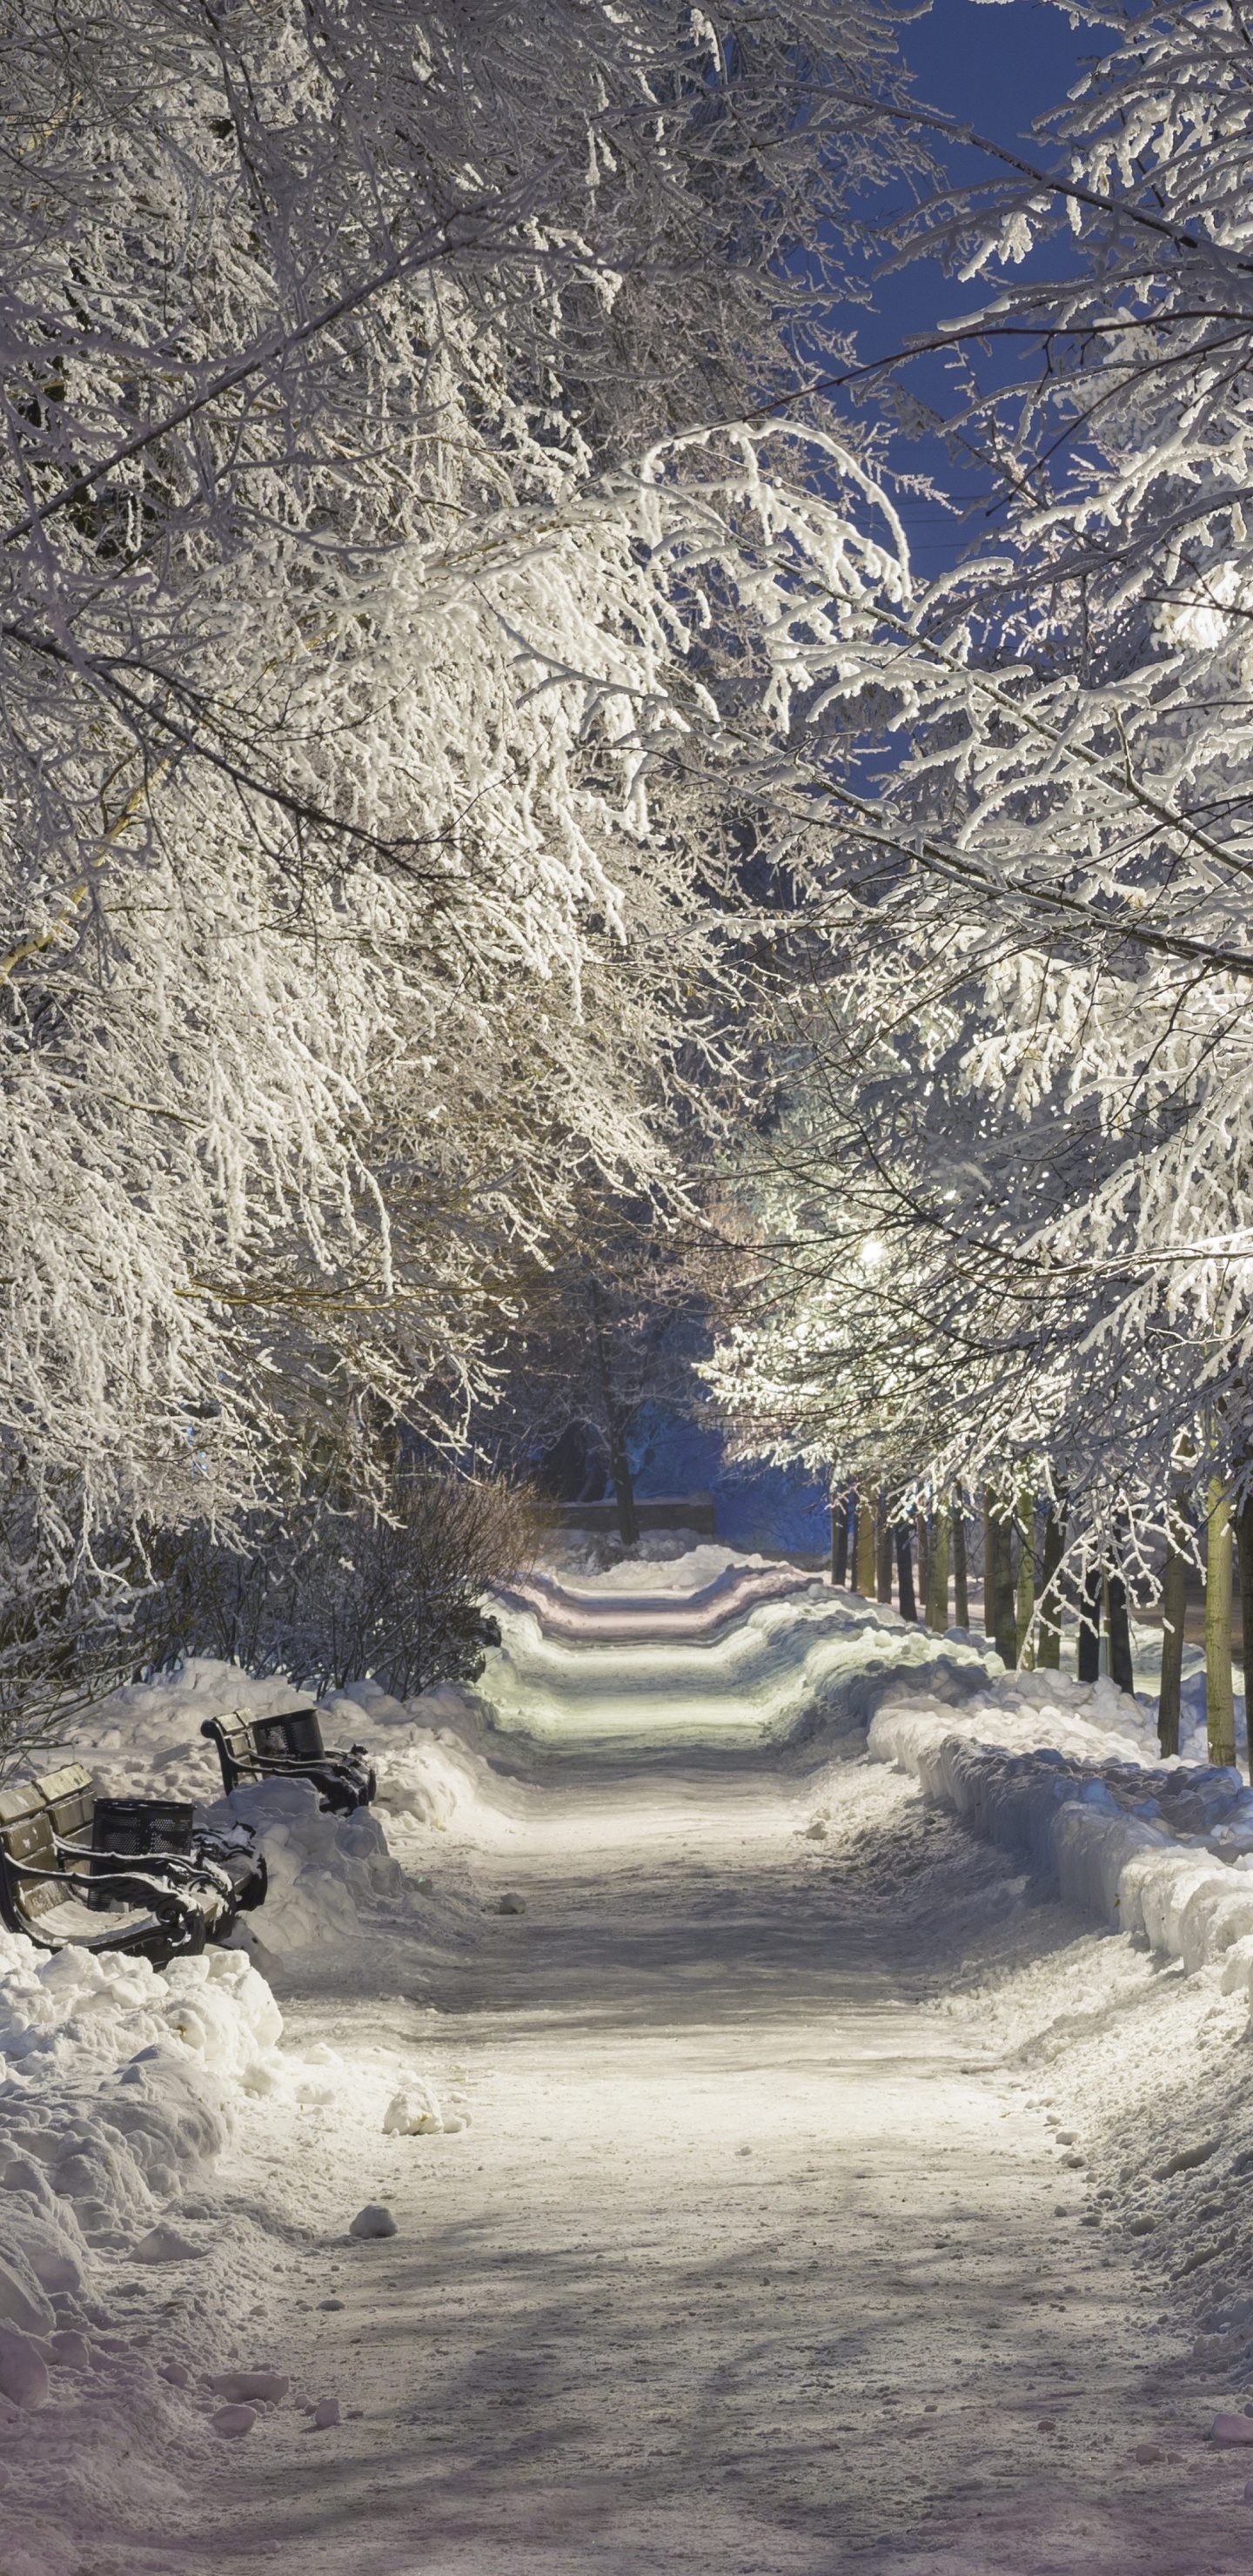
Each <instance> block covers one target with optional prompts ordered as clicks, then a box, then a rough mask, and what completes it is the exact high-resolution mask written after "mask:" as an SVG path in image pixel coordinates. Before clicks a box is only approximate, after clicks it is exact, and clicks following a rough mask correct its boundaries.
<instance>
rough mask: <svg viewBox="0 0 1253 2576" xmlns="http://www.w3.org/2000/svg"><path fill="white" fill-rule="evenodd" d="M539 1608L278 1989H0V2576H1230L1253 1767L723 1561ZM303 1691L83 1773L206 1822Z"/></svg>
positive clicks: (322, 1839)
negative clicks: (214, 1748)
mask: <svg viewBox="0 0 1253 2576" xmlns="http://www.w3.org/2000/svg"><path fill="white" fill-rule="evenodd" d="M571 1555H576V1551H574V1550H567V1559H569V1557H570V1556H571ZM554 1571H559V1573H560V1581H559V1582H556V1581H554V1579H553V1573H554ZM500 1615H501V1621H502V1630H503V1641H502V1646H501V1648H500V1651H499V1652H498V1653H495V1654H493V1655H492V1656H491V1657H490V1658H489V1663H488V1668H487V1670H486V1671H485V1673H484V1675H483V1678H482V1681H481V1683H480V1685H479V1687H478V1689H477V1690H476V1691H474V1692H467V1691H461V1690H455V1689H451V1688H446V1689H444V1690H442V1691H439V1692H435V1693H429V1694H427V1695H426V1697H425V1698H424V1699H423V1700H422V1701H420V1702H417V1703H415V1704H414V1705H413V1706H412V1707H410V1708H405V1707H402V1706H400V1705H399V1704H398V1703H396V1702H395V1701H392V1700H389V1699H388V1698H387V1696H386V1694H385V1693H383V1692H381V1691H379V1690H377V1689H376V1688H374V1687H373V1686H369V1685H366V1686H362V1688H361V1689H359V1690H358V1691H356V1692H354V1693H353V1695H352V1697H351V1699H349V1698H347V1697H341V1698H340V1700H338V1701H337V1702H334V1703H331V1704H328V1705H327V1707H326V1708H325V1710H324V1717H325V1731H326V1734H327V1737H328V1740H332V1739H335V1738H339V1739H341V1740H346V1739H348V1738H349V1737H354V1736H363V1737H365V1738H366V1739H367V1740H368V1741H369V1742H370V1744H371V1746H372V1749H373V1751H374V1753H375V1754H376V1756H377V1759H378V1768H379V1784H380V1785H379V1801H378V1805H377V1807H376V1809H375V1810H374V1811H373V1812H372V1813H371V1814H370V1815H368V1816H366V1817H363V1818H360V1819H356V1820H352V1821H350V1822H349V1823H348V1824H340V1825H336V1824H335V1823H334V1822H333V1820H330V1819H327V1818H324V1817H322V1816H320V1815H319V1813H318V1811H317V1807H316V1801H315V1800H314V1798H313V1796H312V1793H311V1792H309V1791H306V1790H303V1789H293V1788H291V1787H285V1788H274V1787H270V1788H266V1789H263V1790H250V1791H247V1792H245V1793H243V1794H242V1796H241V1797H240V1799H239V1800H238V1801H237V1812H242V1813H246V1814H247V1815H248V1816H249V1817H250V1819H251V1821H252V1822H253V1823H254V1824H255V1825H256V1827H257V1830H258V1833H259V1836H260V1839H261V1841H262V1844H263V1846H264V1848H265V1850H266V1853H267V1857H268V1860H269V1864H270V1871H271V1885H272V1890H273V1893H272V1896H271V1898H270V1900H269V1901H268V1902H267V1905H266V1907H265V1908H264V1910H263V1912H262V1913H260V1914H259V1915H257V1916H255V1917H253V1918H249V1919H248V1922H247V1925H246V1929H245V1930H241V1933H240V1935H239V1939H240V1943H241V1946H240V1947H238V1948H235V1949H231V1950H228V1951H225V1952H221V1953H214V1954H211V1956H210V1957H209V1959H208V1960H207V1961H201V1962H191V1963H185V1964H184V1965H182V1966H181V1967H179V1968H177V1969H171V1970H169V1971H167V1972H166V1973H165V1974H164V1975H162V1976H158V1975H157V1974H155V1973H154V1972H153V1971H152V1970H151V1969H149V1968H147V1967H146V1966H143V1965H139V1966H137V1965H135V1963H132V1962H125V1961H116V1960H109V1961H94V1962H76V1961H74V1960H73V1959H72V1958H61V1959H58V1960H54V1961H50V1960H47V1959H43V1960H41V1959H40V1958H39V1956H38V1955H37V1954H36V1953H34V1952H33V1951H32V1950H31V1949H30V1947H29V1945H27V1944H24V1943H21V1942H18V1941H13V1940H10V1941H8V1942H7V1943H6V1944H5V1945H3V1947H2V1948H0V2049H2V2050H3V2053H4V2056H5V2059H6V2067H7V2072H6V2076H5V2080H4V2082H3V2084H2V2085H0V2183H3V2185H4V2186H5V2190H6V2198H5V2201H4V2203H3V2204H2V2205H0V2258H2V2261H0V2487H2V2488H3V2495H2V2499H0V2518H2V2527H3V2530H4V2547H3V2549H0V2567H2V2568H3V2570H4V2576H173V2571H174V2570H175V2569H178V2570H180V2571H182V2570H186V2571H187V2576H207V2570H208V2569H209V2568H210V2567H214V2568H220V2569H225V2570H227V2571H230V2576H233V2571H235V2570H239V2571H242V2570H243V2569H245V2568H249V2569H251V2568H252V2567H253V2566H254V2565H255V2564H256V2563H258V2562H259V2561H264V2563H265V2564H266V2565H267V2566H268V2567H272V2568H274V2569H275V2570H276V2571H278V2576H323V2571H326V2576H330V2571H332V2570H333V2571H336V2576H339V2571H341V2570H342V2571H351V2572H352V2576H358V2572H359V2571H360V2576H382V2571H384V2570H386V2571H388V2576H392V2571H395V2572H396V2576H399V2571H401V2570H404V2571H406V2576H408V2571H410V2570H416V2569H417V2568H418V2567H422V2568H431V2569H433V2570H436V2571H438V2576H497V2571H498V2570H499V2571H501V2576H503V2571H504V2570H505V2569H506V2568H509V2569H510V2570H513V2569H514V2568H516V2567H517V2566H518V2565H519V2564H520V2563H521V2564H523V2565H526V2566H530V2567H532V2568H534V2569H535V2570H536V2571H538V2572H539V2576H548V2572H549V2571H552V2576H557V2571H561V2576H566V2571H570V2576H573V2571H575V2570H577V2571H579V2576H582V2571H583V2570H584V2569H586V2568H588V2567H591V2566H595V2567H597V2568H598V2569H607V2570H609V2571H610V2572H611V2576H619V2571H621V2576H627V2571H628V2570H629V2571H630V2576H637V2571H638V2570H640V2569H642V2568H649V2569H663V2570H666V2571H670V2570H673V2571H675V2576H679V2571H683V2576H686V2571H689V2570H690V2571H692V2576H696V2571H701V2576H704V2571H706V2570H708V2571H710V2576H712V2571H714V2570H717V2571H718V2576H722V2571H723V2570H739V2569H743V2570H745V2571H748V2570H752V2571H753V2576H775V2571H778V2572H779V2576H783V2571H791V2570H792V2569H794V2568H795V2569H798V2570H804V2571H807V2576H808V2571H811V2570H812V2571H814V2576H817V2571H819V2570H830V2569H836V2568H842V2567H844V2566H846V2565H847V2566H849V2567H852V2566H854V2565H855V2566H858V2567H868V2568H871V2569H873V2570H876V2571H878V2570H882V2571H883V2576H889V2571H891V2576H906V2571H912V2570H914V2569H915V2568H919V2569H920V2568H921V2567H922V2566H923V2565H924V2564H925V2565H926V2566H927V2567H928V2568H936V2569H938V2570H940V2571H942V2576H943V2571H947V2570H949V2569H951V2570H953V2571H954V2576H956V2571H957V2570H958V2569H960V2570H962V2571H963V2576H964V2571H967V2570H978V2571H980V2576H983V2571H986V2576H993V2571H996V2576H1018V2571H1022V2576H1044V2571H1045V2570H1046V2569H1047V2570H1055V2569H1063V2568H1064V2569H1066V2570H1072V2569H1073V2570H1076V2571H1080V2570H1082V2571H1085V2576H1086V2571H1092V2576H1095V2571H1097V2570H1101V2571H1105V2570H1108V2571H1110V2576H1113V2571H1114V2570H1115V2569H1121V2568H1123V2567H1124V2566H1126V2565H1127V2564H1130V2563H1132V2562H1135V2563H1137V2564H1139V2565H1142V2566H1143V2567H1144V2568H1145V2569H1147V2570H1149V2571H1150V2576H1158V2571H1160V2576H1166V2570H1167V2569H1176V2568H1180V2569H1181V2568H1184V2567H1187V2568H1189V2569H1191V2568H1193V2567H1202V2566H1203V2567H1206V2568H1212V2569H1215V2570H1220V2569H1221V2570H1227V2569H1231V2570H1234V2569H1236V2568H1237V2567H1240V2568H1243V2567H1244V2566H1245V2565H1246V2564H1247V2561H1248V2558H1249V2556H1250V2553H1251V2552H1253V2501H1250V2500H1249V2499H1246V2496H1245V2483H1246V2481H1245V2469H1246V2467H1247V2468H1248V2470H1249V2471H1251V2472H1253V2460H1248V2461H1247V2462H1246V2460H1245V2457H1244V2449H1243V2446H1242V2444H1239V2443H1237V2444H1235V2445H1232V2444H1230V2443H1228V2442H1225V2441H1220V2442H1214V2441H1212V2440H1210V2439H1209V2438H1208V2437H1209V2433H1210V2428H1211V2426H1212V2424H1213V2422H1214V2420H1215V2417H1216V2416H1217V2415H1220V2414H1225V2413H1230V2412H1231V2411H1232V2410H1234V2411H1235V2412H1236V2414H1237V2415H1240V2416H1241V2418H1242V2420H1243V2421H1247V2423H1248V2425H1249V2430H1250V2433H1251V2434H1253V2416H1250V2417H1249V2418H1247V2419H1245V2418H1243V2414H1242V2410H1243V2406H1244V2403H1245V2394H1246V2388H1247V2387H1248V2383H1249V2370H1250V2362H1249V2359H1248V2354H1249V2344H1250V2339H1251V2338H1253V2220H1251V2221H1250V2223H1249V2224H1248V2225H1246V2222H1245V2217H1244V2210H1245V2204H1246V2199H1247V2196H1248V2175H1249V2173H1250V2172H1253V2104H1250V2103H1249V2101H1248V2100H1247V2090H1248V2088H1247V2073H1246V2069H1247V2064H1248V2041H1247V2038H1246V2033H1247V2032H1248V2030H1249V2027H1250V2024H1249V1985H1250V1974H1251V1972H1253V1866H1248V1867H1246V1865H1245V1854H1246V1852H1247V1854H1248V1855H1249V1860H1250V1862H1251V1863H1253V1801H1251V1800H1250V1795H1249V1792H1248V1791H1246V1790H1244V1789H1243V1786H1242V1784H1241V1782H1240V1780H1239V1777H1238V1775H1235V1774H1230V1773H1228V1774H1222V1773H1210V1772H1206V1771H1204V1769H1198V1768H1197V1767H1196V1766H1189V1765H1173V1766H1166V1767H1163V1766H1161V1765H1159V1764H1157V1762H1156V1755H1155V1744H1154V1740H1153V1737H1152V1731H1151V1723H1150V1724H1146V1719H1148V1717H1149V1712H1148V1710H1147V1709H1146V1708H1138V1707H1137V1706H1136V1705H1135V1704H1133V1703H1130V1702H1128V1701H1127V1700H1126V1699H1124V1698H1123V1697H1122V1696H1121V1695H1120V1694H1118V1693H1117V1692H1115V1691H1114V1690H1113V1689H1112V1688H1111V1686H1110V1685H1109V1684H1108V1683H1104V1684H1099V1685H1097V1687H1096V1689H1095V1690H1093V1691H1081V1690H1080V1689H1079V1688H1078V1686H1077V1685H1075V1684H1074V1683H1073V1682H1071V1681H1069V1680H1067V1679H1066V1678H1065V1677H1059V1676H1049V1675H1043V1674H1041V1675H1035V1676H1031V1675H1015V1676H1005V1675H1003V1674H1001V1672H1000V1669H999V1666H998V1665H997V1662H996V1659H995V1657H991V1656H989V1655H988V1654H987V1652H986V1650H985V1648H984V1647H983V1643H982V1640H969V1639H966V1638H964V1637H962V1636H960V1635H957V1634H953V1635H951V1636H950V1637H949V1638H948V1639H946V1640H933V1639H930V1638H928V1637H926V1636H925V1635H924V1634H923V1633H922V1632H920V1631H917V1630H905V1629H904V1628H903V1627H902V1625H901V1623H900V1622H899V1620H897V1619H896V1618H895V1617H894V1615H893V1614H892V1613H891V1612H887V1611H883V1610H879V1609H877V1608H876V1607H875V1606H874V1605H872V1604H866V1603H860V1602H858V1601H856V1600H855V1599H853V1598H852V1597H850V1596H847V1595H842V1596H836V1595H833V1594H832V1593H831V1592H830V1590H829V1589H828V1588H827V1587H826V1586H825V1585H824V1584H823V1583H821V1582H819V1581H814V1582H811V1583H809V1584H807V1585H803V1588H798V1583H797V1578H796V1577H795V1575H794V1572H793V1570H792V1569H790V1568H780V1567H778V1566H773V1567H771V1566H769V1565H763V1564H762V1563H761V1561H760V1560H758V1561H756V1562H755V1563H754V1562H745V1561H743V1560H739V1561H731V1560H730V1559H729V1553H728V1551H726V1550H720V1549H717V1548H710V1547H707V1546H702V1547H700V1548H699V1550H695V1551H693V1550H684V1551H683V1552H682V1553H680V1554H677V1555H676V1554H675V1553H674V1552H673V1543H671V1545H670V1546H667V1545H666V1543H665V1542H664V1541H663V1542H661V1543H660V1544H659V1543H658V1542H653V1545H652V1548H651V1550H650V1552H649V1555H648V1556H647V1557H645V1558H644V1559H643V1560H642V1561H640V1560H637V1561H636V1562H634V1563H632V1564H617V1565H612V1566H610V1567H608V1568H604V1569H602V1570H601V1571H599V1572H598V1571H597V1570H596V1567H595V1565H594V1563H589V1562H588V1561H587V1559H586V1556H585V1557H584V1561H583V1562H582V1563H580V1562H578V1561H577V1555H576V1561H575V1562H574V1563H570V1562H569V1561H567V1563H566V1564H565V1566H564V1567H562V1568H561V1569H559V1570H552V1569H550V1578H549V1580H548V1581H546V1582H541V1583H539V1584H537V1585H532V1586H530V1587H528V1589H527V1591H526V1592H525V1593H522V1592H520V1593H519V1594H518V1595H516V1596H515V1597H514V1598H513V1599H512V1600H505V1601H503V1602H502V1604H501V1605H500ZM624 1617H625V1618H626V1619H627V1620H628V1621H629V1623H630V1625H629V1626H628V1628H627V1630H626V1631H625V1633H624V1631H623V1627H622V1621H623V1619H624ZM292 1697H293V1695H292V1694H290V1693H288V1692H287V1691H286V1690H285V1689H283V1687H282V1685H280V1684H276V1683H273V1682H270V1683H264V1684H261V1683H251V1682H248V1681H247V1680H246V1678H245V1677H243V1676H241V1675H239V1674H238V1673H236V1672H232V1671H230V1670H229V1669H228V1668H225V1667H223V1666H220V1665H210V1664H204V1663H201V1664H196V1665H192V1666H189V1667H188V1668H187V1669H186V1670H185V1671H184V1672H183V1673H182V1674H180V1675H179V1676H177V1677H176V1678H174V1679H172V1680H170V1681H168V1682H164V1683H162V1684H160V1685H157V1686H154V1687H153V1688H151V1689H147V1688H137V1689H132V1690H130V1691H127V1692H122V1693H119V1694H118V1695H117V1696H116V1697H115V1699H114V1700H113V1701H112V1702H110V1703H107V1704H105V1705H104V1706H103V1707H102V1708H101V1709H100V1710H98V1711H97V1712H96V1713H95V1717H94V1721H93V1723H92V1724H91V1726H90V1727H88V1728H87V1729H85V1730H84V1733H83V1736H82V1738H81V1739H80V1742H79V1745H78V1747H76V1749H77V1750H79V1751H81V1752H82V1754H83V1757H84V1758H86V1759H88V1760H90V1761H91V1763H92V1766H93V1768H94V1769H95V1771H96V1773H97V1776H98V1778H99V1780H100V1782H101V1784H102V1785H103V1786H105V1787H108V1788H123V1787H132V1788H142V1787H149V1786H151V1787H159V1788H161V1789H168V1788H174V1787H177V1788H180V1789H184V1790H185V1791H186V1792H187V1793H194V1794H195V1795H196V1796H197V1797H198V1798H199V1799H200V1800H201V1801H202V1803H203V1804H204V1805H205V1806H206V1808H207V1809H208V1810H209V1812H212V1810H213V1806H214V1802H215V1800H216V1797H217V1793H218V1788H219V1783H218V1781H217V1779H216V1776H215V1770H214V1759H215V1758H214V1756H213V1755H212V1752H211V1749H210V1748H209V1747H207V1746H205V1745H204V1744H203V1742H202V1741H201V1739H200V1736H199V1733H198V1725H199V1720H200V1717H201V1716H202V1715H203V1714H204V1713H205V1712H206V1711H208V1710H211V1709H219V1708H225V1707H229V1706H233V1705H239V1704H247V1705H250V1706H252V1707H254V1708H255V1709H257V1710H258V1711H264V1710H265V1709H266V1708H267V1707H274V1706H277V1705H290V1704H291V1700H292ZM1189 1749H1191V1748H1189ZM1059 1889H1060V1891H1061V1892H1062V1901H1059ZM367 2204H377V2205H380V2206H386V2207H388V2208H389V2209H390V2210H391V2212H392V2213H394V2218H395V2224H396V2232H395V2234H389V2235H378V2236H375V2235H368V2234H367V2235H364V2236H361V2235H357V2236H354V2235H352V2234H351V2233H350V2232H349V2230H350V2222H351V2220H352V2219H353V2217H354V2215H355V2213H357V2212H358V2211H359V2210H361V2209H362V2208H363V2206H365V2205H367ZM327 2419H338V2420H327ZM1250 2486H1251V2489H1253V2479H1251V2480H1250Z"/></svg>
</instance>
